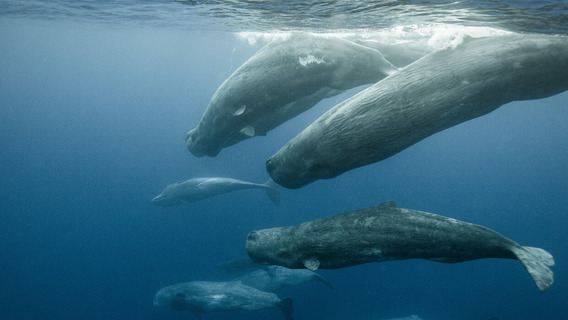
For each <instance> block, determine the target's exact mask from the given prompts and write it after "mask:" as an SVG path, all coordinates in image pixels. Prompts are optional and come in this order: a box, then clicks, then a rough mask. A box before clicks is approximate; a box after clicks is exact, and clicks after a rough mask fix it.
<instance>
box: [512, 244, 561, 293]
mask: <svg viewBox="0 0 568 320" xmlns="http://www.w3.org/2000/svg"><path fill="white" fill-rule="evenodd" d="M512 251H513V253H514V254H515V255H516V256H517V258H518V259H519V261H521V263H522V264H523V267H525V269H527V272H528V273H529V274H530V276H531V277H532V279H533V281H534V283H535V284H536V286H537V287H538V289H539V290H540V291H546V290H548V288H549V287H550V286H551V285H552V284H553V283H554V273H553V272H552V270H550V268H549V267H552V266H553V265H554V258H553V257H552V255H551V254H550V253H548V252H547V251H546V250H543V249H540V248H534V247H517V248H513V250H512Z"/></svg>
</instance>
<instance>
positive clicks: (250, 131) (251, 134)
mask: <svg viewBox="0 0 568 320" xmlns="http://www.w3.org/2000/svg"><path fill="white" fill-rule="evenodd" d="M240 132H241V133H242V134H244V135H245V136H248V137H254V127H253V126H246V127H244V128H242V129H241V131H240Z"/></svg>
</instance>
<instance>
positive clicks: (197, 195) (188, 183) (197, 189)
mask: <svg viewBox="0 0 568 320" xmlns="http://www.w3.org/2000/svg"><path fill="white" fill-rule="evenodd" d="M254 188H258V189H262V190H264V191H265V192H266V194H267V195H268V197H269V198H270V200H271V201H272V202H273V203H274V204H275V205H279V204H280V190H279V189H278V185H276V184H275V183H274V182H273V181H272V180H271V179H268V181H267V182H266V183H264V184H258V183H252V182H247V181H242V180H237V179H231V178H220V177H212V178H193V179H189V180H185V181H180V182H176V183H173V184H170V185H168V186H167V187H166V188H165V189H164V191H162V192H161V193H160V194H159V195H157V196H156V197H154V199H152V203H153V204H155V205H157V206H161V207H171V206H176V205H180V204H184V203H188V202H195V201H199V200H203V199H205V198H209V197H212V196H216V195H220V194H223V193H227V192H232V191H237V190H243V189H254Z"/></svg>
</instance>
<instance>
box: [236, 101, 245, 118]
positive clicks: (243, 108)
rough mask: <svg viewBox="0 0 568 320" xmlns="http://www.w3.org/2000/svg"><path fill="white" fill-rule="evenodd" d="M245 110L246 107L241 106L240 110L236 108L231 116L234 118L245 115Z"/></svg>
mask: <svg viewBox="0 0 568 320" xmlns="http://www.w3.org/2000/svg"><path fill="white" fill-rule="evenodd" d="M246 109H247V106H246V105H244V104H243V105H242V106H241V107H240V108H238V109H237V110H235V112H234V113H233V115H234V116H235V117H236V116H240V115H241V114H243V113H245V110H246Z"/></svg>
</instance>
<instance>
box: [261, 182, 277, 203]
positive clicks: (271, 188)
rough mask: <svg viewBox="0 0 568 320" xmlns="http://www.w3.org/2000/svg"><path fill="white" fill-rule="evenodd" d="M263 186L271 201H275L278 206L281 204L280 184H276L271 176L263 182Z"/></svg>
mask: <svg viewBox="0 0 568 320" xmlns="http://www.w3.org/2000/svg"><path fill="white" fill-rule="evenodd" d="M263 186H264V188H263V190H264V192H266V195H267V196H268V198H270V201H272V203H274V204H275V205H276V206H280V188H279V187H278V184H276V182H274V180H272V179H271V178H269V179H268V181H266V182H265V183H264V184H263Z"/></svg>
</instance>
